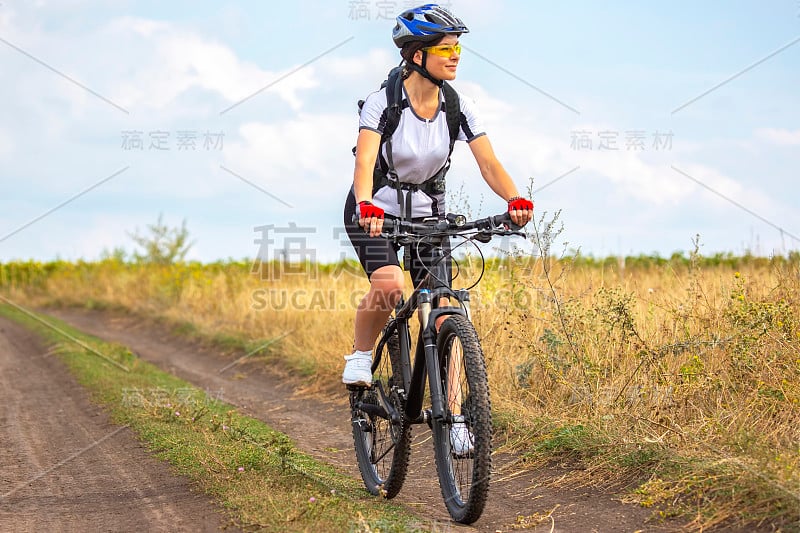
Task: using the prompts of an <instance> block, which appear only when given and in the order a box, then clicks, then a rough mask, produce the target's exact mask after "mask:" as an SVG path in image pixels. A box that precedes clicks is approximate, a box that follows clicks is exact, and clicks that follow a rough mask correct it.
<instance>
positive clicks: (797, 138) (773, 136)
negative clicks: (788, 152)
mask: <svg viewBox="0 0 800 533" xmlns="http://www.w3.org/2000/svg"><path fill="white" fill-rule="evenodd" d="M755 136H756V138H757V139H760V140H762V141H766V142H768V143H770V144H775V145H778V146H800V130H794V131H793V130H786V129H780V128H760V129H757V130H756V132H755Z"/></svg>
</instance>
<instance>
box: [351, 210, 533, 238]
mask: <svg viewBox="0 0 800 533" xmlns="http://www.w3.org/2000/svg"><path fill="white" fill-rule="evenodd" d="M353 222H358V217H357V215H354V216H353ZM383 228H384V230H383V231H382V232H381V237H384V238H386V239H389V240H393V241H399V240H407V239H415V238H421V237H428V236H434V235H438V236H443V235H459V234H463V233H468V232H472V231H475V230H477V232H478V233H479V234H483V235H484V236H487V237H488V236H492V235H519V236H523V237H524V236H525V234H524V233H522V232H521V231H519V230H520V229H522V226H518V225H516V224H514V222H512V220H511V215H510V214H509V213H508V212H505V213H501V214H499V215H493V216H489V217H485V218H479V219H476V220H472V221H467V220H466V217H464V216H463V215H456V214H453V213H448V214H447V215H446V217H445V218H444V219H436V220H431V221H423V222H410V221H407V220H400V219H386V220H384V222H383ZM501 228H502V229H501Z"/></svg>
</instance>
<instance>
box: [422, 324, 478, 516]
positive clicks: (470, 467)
mask: <svg viewBox="0 0 800 533" xmlns="http://www.w3.org/2000/svg"><path fill="white" fill-rule="evenodd" d="M436 345H437V348H438V351H439V360H440V363H441V374H442V392H443V394H444V398H445V404H446V416H445V417H444V419H442V420H433V443H434V450H435V455H436V471H437V473H438V474H439V485H440V486H441V489H442V496H443V497H444V502H445V505H446V506H447V510H448V512H449V513H450V516H451V517H452V518H453V520H455V521H456V522H460V523H462V524H471V523H472V522H474V521H476V520H477V519H478V518H480V516H481V513H483V508H484V506H485V505H486V498H487V496H488V493H489V476H490V471H491V466H492V464H491V454H492V415H491V403H490V401H489V384H488V379H487V377H486V362H485V361H484V358H483V351H482V350H481V345H480V342H479V341H478V334H477V333H476V332H475V328H474V327H473V325H472V324H471V323H470V321H469V320H467V318H466V317H464V316H460V315H456V316H451V317H450V318H448V319H447V320H445V321H444V323H443V324H442V327H441V330H440V331H439V334H438V336H437V343H436ZM454 423H456V424H460V423H464V424H465V425H466V431H464V432H461V434H460V435H459V434H458V432H457V431H455V433H456V434H455V435H454V434H453V433H454V432H451V429H452V427H453V424H454ZM456 429H462V430H463V426H461V427H460V428H459V427H457V428H456ZM466 438H469V445H466V444H467V441H466V440H464V439H466ZM454 439H457V440H458V441H456V440H454Z"/></svg>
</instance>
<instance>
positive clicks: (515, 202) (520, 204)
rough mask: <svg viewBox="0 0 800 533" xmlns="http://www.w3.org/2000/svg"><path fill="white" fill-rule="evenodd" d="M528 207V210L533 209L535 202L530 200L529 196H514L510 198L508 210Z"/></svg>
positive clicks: (519, 209)
mask: <svg viewBox="0 0 800 533" xmlns="http://www.w3.org/2000/svg"><path fill="white" fill-rule="evenodd" d="M524 209H527V210H528V211H533V202H531V201H530V200H528V199H527V198H522V197H521V196H515V197H513V198H509V199H508V212H509V213H510V212H511V211H514V210H517V211H522V210H524Z"/></svg>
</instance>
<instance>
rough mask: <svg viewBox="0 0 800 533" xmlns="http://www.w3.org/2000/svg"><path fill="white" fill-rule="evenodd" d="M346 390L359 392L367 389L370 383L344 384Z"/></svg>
mask: <svg viewBox="0 0 800 533" xmlns="http://www.w3.org/2000/svg"><path fill="white" fill-rule="evenodd" d="M345 386H346V387H347V390H349V391H350V392H361V391H365V390H369V389H371V388H372V385H345Z"/></svg>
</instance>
